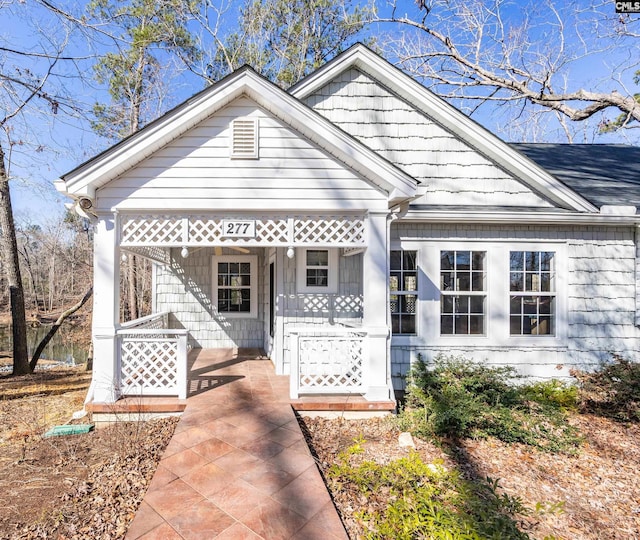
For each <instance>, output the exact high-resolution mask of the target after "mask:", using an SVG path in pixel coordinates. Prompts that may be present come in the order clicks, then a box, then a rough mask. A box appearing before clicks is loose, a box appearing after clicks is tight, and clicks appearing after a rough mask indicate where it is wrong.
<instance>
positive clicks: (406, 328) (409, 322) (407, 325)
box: [400, 316, 416, 334]
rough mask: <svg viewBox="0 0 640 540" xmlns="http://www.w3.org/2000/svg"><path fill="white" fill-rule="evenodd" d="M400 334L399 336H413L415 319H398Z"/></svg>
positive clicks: (405, 317)
mask: <svg viewBox="0 0 640 540" xmlns="http://www.w3.org/2000/svg"><path fill="white" fill-rule="evenodd" d="M400 333H401V334H415V333H416V318H415V317H407V316H403V317H401V318H400Z"/></svg>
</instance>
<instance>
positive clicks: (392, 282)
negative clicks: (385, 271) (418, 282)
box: [389, 274, 398, 292]
mask: <svg viewBox="0 0 640 540" xmlns="http://www.w3.org/2000/svg"><path fill="white" fill-rule="evenodd" d="M389 290H390V291H393V292H395V291H397V290H398V275H397V274H391V275H390V276H389Z"/></svg>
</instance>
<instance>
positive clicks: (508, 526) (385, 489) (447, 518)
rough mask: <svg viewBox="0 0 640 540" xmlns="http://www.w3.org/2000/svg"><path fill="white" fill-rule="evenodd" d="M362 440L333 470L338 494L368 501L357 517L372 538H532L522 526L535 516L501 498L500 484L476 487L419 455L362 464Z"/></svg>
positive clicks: (332, 480)
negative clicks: (522, 520) (346, 493)
mask: <svg viewBox="0 0 640 540" xmlns="http://www.w3.org/2000/svg"><path fill="white" fill-rule="evenodd" d="M362 443H363V441H362V440H359V441H356V443H355V444H354V445H353V446H351V447H350V448H349V449H347V450H346V451H344V452H342V453H340V454H339V456H338V459H337V462H336V463H335V464H334V465H332V466H331V468H330V470H329V475H328V476H329V480H330V483H331V484H332V488H333V489H348V490H351V491H355V492H356V493H357V494H358V495H359V496H360V497H363V498H366V500H367V505H366V508H367V509H366V510H362V511H360V512H359V513H358V514H357V515H356V517H357V518H358V519H359V520H360V521H361V522H362V523H363V524H364V526H365V531H366V532H365V534H364V538H367V539H394V540H412V539H414V538H432V539H454V538H455V539H458V540H481V539H482V540H485V539H496V540H498V539H504V538H510V539H513V540H518V539H523V540H527V539H529V538H530V537H529V535H528V534H526V533H524V532H522V531H521V530H520V529H519V527H518V525H519V519H520V518H521V517H524V516H525V515H528V514H530V513H531V511H530V510H528V509H527V508H526V507H525V506H524V504H523V502H522V501H521V500H520V499H519V498H518V497H512V496H509V495H507V494H505V493H502V494H500V493H499V486H498V483H497V481H493V480H491V479H489V478H487V479H485V480H482V481H475V482H471V481H469V480H466V479H464V478H463V477H462V476H461V475H460V473H459V472H458V471H456V470H448V469H447V468H445V467H444V466H443V465H442V464H441V463H425V462H424V461H423V460H422V459H421V458H420V456H419V455H418V453H417V452H411V453H410V454H409V455H408V456H407V457H403V458H400V459H396V460H394V461H391V462H390V463H387V464H383V465H381V464H378V463H376V462H374V461H360V462H358V461H359V460H358V458H357V457H356V456H357V455H358V454H359V453H361V452H362V446H361V445H362Z"/></svg>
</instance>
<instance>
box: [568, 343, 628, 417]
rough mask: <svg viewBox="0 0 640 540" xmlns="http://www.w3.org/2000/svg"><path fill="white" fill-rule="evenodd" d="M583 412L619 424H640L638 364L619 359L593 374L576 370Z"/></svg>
mask: <svg viewBox="0 0 640 540" xmlns="http://www.w3.org/2000/svg"><path fill="white" fill-rule="evenodd" d="M572 375H573V376H574V377H575V378H576V379H577V380H578V384H579V387H580V390H579V403H580V410H581V411H582V412H589V413H594V414H599V415H601V416H606V417H608V418H613V419H615V420H618V421H622V422H638V421H640V364H638V363H635V362H629V361H628V360H625V359H624V358H621V357H620V356H617V355H616V356H614V357H613V361H612V362H610V363H608V364H606V365H603V366H601V367H600V369H599V370H597V371H595V372H586V371H575V372H573V373H572Z"/></svg>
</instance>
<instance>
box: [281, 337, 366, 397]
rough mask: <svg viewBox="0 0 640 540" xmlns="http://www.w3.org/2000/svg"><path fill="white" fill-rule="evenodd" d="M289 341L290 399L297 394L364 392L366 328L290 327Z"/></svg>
mask: <svg viewBox="0 0 640 540" xmlns="http://www.w3.org/2000/svg"><path fill="white" fill-rule="evenodd" d="M289 343H290V347H291V376H290V381H291V386H290V394H291V398H292V399H297V398H298V396H299V395H300V394H351V393H365V392H366V390H367V378H368V373H367V368H368V358H369V339H368V333H367V331H366V329H364V328H357V329H354V328H347V327H332V328H325V327H319V328H317V329H309V328H301V329H292V330H290V331H289Z"/></svg>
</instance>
